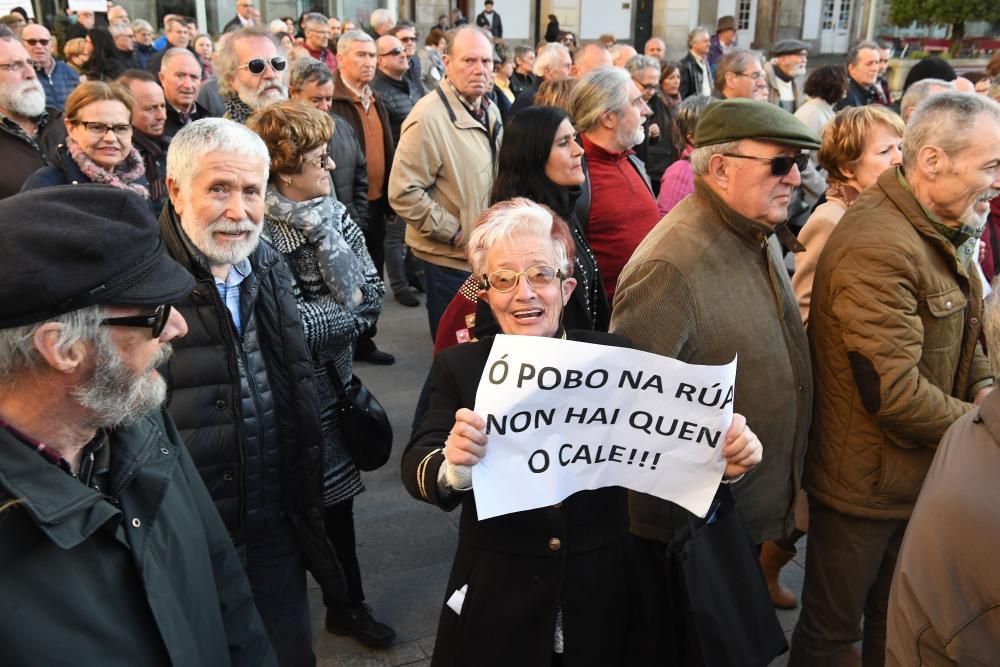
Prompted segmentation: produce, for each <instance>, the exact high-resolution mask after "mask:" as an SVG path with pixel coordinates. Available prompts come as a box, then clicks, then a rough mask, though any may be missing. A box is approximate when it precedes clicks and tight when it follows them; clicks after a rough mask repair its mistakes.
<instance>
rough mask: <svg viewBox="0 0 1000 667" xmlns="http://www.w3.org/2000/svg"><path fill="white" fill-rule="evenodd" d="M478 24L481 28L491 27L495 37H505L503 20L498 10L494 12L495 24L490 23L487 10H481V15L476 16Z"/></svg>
mask: <svg viewBox="0 0 1000 667" xmlns="http://www.w3.org/2000/svg"><path fill="white" fill-rule="evenodd" d="M476 25H477V26H478V27H480V28H489V29H490V32H492V33H493V36H494V37H503V21H501V20H500V15H499V14H497V13H496V12H493V25H490V20H489V19H488V18H487V17H486V12H479V15H478V16H476Z"/></svg>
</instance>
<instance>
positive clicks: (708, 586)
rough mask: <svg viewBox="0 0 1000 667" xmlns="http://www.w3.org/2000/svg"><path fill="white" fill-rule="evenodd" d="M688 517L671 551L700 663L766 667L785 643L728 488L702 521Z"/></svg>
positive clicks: (785, 647) (721, 491)
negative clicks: (699, 655)
mask: <svg viewBox="0 0 1000 667" xmlns="http://www.w3.org/2000/svg"><path fill="white" fill-rule="evenodd" d="M692 516H693V515H691V514H688V525H687V527H686V530H682V531H681V532H682V534H681V535H678V536H677V538H675V540H674V542H673V543H672V544H671V547H672V548H676V551H675V553H674V563H675V565H676V567H677V569H678V570H679V571H678V572H676V577H675V581H678V580H679V581H678V583H679V584H680V585H681V586H682V587H683V588H684V589H686V590H685V592H686V597H687V612H688V613H689V614H690V617H689V618H688V619H687V624H686V625H688V627H690V628H691V629H693V634H694V635H695V638H694V643H695V644H696V645H697V647H698V649H700V653H701V663H700V664H703V665H705V666H706V667H717V666H718V667H729V666H731V667H765V666H766V665H769V664H770V663H771V661H772V660H774V658H776V657H777V656H779V655H781V654H782V653H784V652H785V651H787V650H788V642H787V641H786V640H785V633H784V631H783V630H782V629H781V624H780V623H779V622H778V617H777V615H776V614H775V611H774V605H773V604H772V603H771V596H770V594H769V593H768V592H767V584H766V583H765V581H764V574H763V572H762V571H761V569H760V562H759V559H758V556H757V551H756V549H755V548H754V546H753V544H752V542H751V541H750V535H749V533H747V529H746V526H744V524H743V519H741V518H740V515H739V512H738V511H737V509H736V501H735V499H734V498H733V495H732V492H731V491H730V490H729V487H728V486H727V485H721V486H720V488H719V492H718V493H717V494H716V497H715V499H714V500H713V503H712V508H711V509H710V511H709V513H708V514H707V518H706V519H705V521H704V522H700V523H697V524H696V523H695V519H693V518H692Z"/></svg>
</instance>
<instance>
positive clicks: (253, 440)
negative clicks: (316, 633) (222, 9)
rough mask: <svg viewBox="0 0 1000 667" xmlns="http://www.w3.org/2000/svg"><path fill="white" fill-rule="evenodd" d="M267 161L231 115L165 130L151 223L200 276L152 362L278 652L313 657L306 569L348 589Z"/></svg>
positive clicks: (287, 661) (287, 658) (309, 366)
mask: <svg viewBox="0 0 1000 667" xmlns="http://www.w3.org/2000/svg"><path fill="white" fill-rule="evenodd" d="M237 34H239V33H237ZM242 41H243V42H244V44H247V43H248V42H250V41H251V40H247V39H244V40H242ZM252 41H255V42H256V41H261V40H258V39H257V37H256V36H254V37H253V40H252ZM267 43H270V42H267ZM264 55H265V56H267V53H266V52H264ZM268 57H274V56H273V54H271V55H270V56H268ZM269 165H270V158H269V155H268V151H267V147H266V146H265V145H264V142H263V141H262V140H261V139H260V137H258V136H257V135H256V134H254V133H253V132H251V131H250V130H249V129H247V128H246V127H244V126H242V125H239V124H237V123H235V122H233V121H230V120H225V119H222V118H204V119H201V120H198V121H195V122H194V123H191V124H190V125H187V126H185V127H184V128H183V129H181V130H180V131H179V132H178V133H177V134H176V135H175V136H174V138H173V139H172V140H171V143H170V150H169V152H168V153H167V190H168V192H169V196H170V201H169V203H168V204H167V205H166V206H165V207H164V209H163V213H162V214H161V216H160V232H161V235H162V237H163V240H164V242H165V244H166V246H167V251H168V252H169V253H170V255H171V256H172V257H173V258H174V259H175V260H177V261H178V262H179V263H180V264H181V265H182V266H184V267H185V268H187V269H188V271H190V272H191V273H192V274H193V275H194V277H195V280H196V283H197V286H196V287H195V290H194V292H193V293H192V294H191V295H190V296H188V297H186V298H184V299H182V300H180V301H178V302H177V304H176V308H177V309H178V311H180V312H181V313H182V314H183V315H184V316H185V317H186V319H187V321H188V324H189V327H190V332H189V335H188V336H187V337H185V338H184V339H183V340H181V341H179V342H178V343H177V344H176V346H175V352H174V356H173V357H172V358H171V360H170V362H169V363H168V364H167V365H166V367H165V368H164V369H163V371H164V377H165V378H166V379H167V383H168V385H169V386H170V395H169V396H170V397H169V399H168V402H167V409H168V411H169V412H170V415H171V416H172V417H173V418H174V421H175V422H176V423H177V427H178V429H179V430H180V434H181V437H182V438H184V441H185V442H186V444H187V447H188V450H189V451H190V452H191V457H192V458H193V459H194V463H195V466H197V468H198V471H199V472H200V473H201V475H202V478H203V479H204V480H205V483H206V486H207V487H208V488H209V490H210V493H211V495H212V499H213V500H214V501H215V504H216V507H217V508H218V510H219V514H220V515H221V516H222V520H223V522H225V524H226V528H227V529H228V530H229V535H230V537H231V538H232V540H233V542H234V543H235V544H236V547H237V550H238V551H239V553H240V555H241V557H242V559H243V563H244V566H245V568H246V573H247V578H248V579H249V580H250V587H251V589H252V590H253V595H254V601H255V603H256V605H257V609H258V610H259V611H260V614H261V617H262V618H263V620H264V626H265V627H266V628H267V631H268V634H269V635H270V638H271V642H272V644H273V645H274V648H275V652H276V653H277V654H278V662H279V663H280V664H281V665H282V666H283V667H286V666H288V665H308V666H311V665H315V656H314V655H313V651H312V634H311V630H310V617H309V600H308V597H307V595H306V569H307V568H308V569H309V570H310V571H311V572H312V573H313V576H314V577H315V578H316V580H317V581H318V582H319V584H320V587H321V588H322V590H323V594H324V597H325V598H326V600H327V604H330V605H333V604H338V605H342V604H344V602H343V600H344V598H345V597H346V588H345V583H344V577H343V572H342V570H341V569H340V566H339V565H338V563H337V560H336V557H335V556H334V554H333V551H332V548H331V547H330V545H329V543H328V541H327V539H326V532H325V529H324V526H323V523H322V521H323V499H322V486H321V485H322V474H323V460H322V451H321V449H320V447H321V443H322V441H323V438H322V433H321V427H320V408H319V397H318V395H317V391H316V387H315V385H314V380H313V362H312V357H311V355H310V353H309V348H308V347H307V345H306V341H305V334H304V333H303V331H302V323H301V320H300V318H299V313H298V309H297V307H296V302H295V299H294V297H293V296H292V285H293V280H292V276H291V273H290V272H289V269H288V267H287V265H286V264H285V263H284V261H282V258H281V255H279V254H278V252H277V251H276V250H275V249H274V248H272V247H271V246H269V245H268V244H266V243H258V241H259V238H260V231H261V225H262V223H263V218H264V192H265V189H266V187H267V180H268V170H269ZM205 664H207V663H205Z"/></svg>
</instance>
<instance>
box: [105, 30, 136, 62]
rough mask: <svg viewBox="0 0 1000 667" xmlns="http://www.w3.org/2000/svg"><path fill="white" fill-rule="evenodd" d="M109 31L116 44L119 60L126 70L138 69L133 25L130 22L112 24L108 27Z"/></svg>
mask: <svg viewBox="0 0 1000 667" xmlns="http://www.w3.org/2000/svg"><path fill="white" fill-rule="evenodd" d="M108 31H109V32H110V33H111V39H112V40H114V42H115V51H117V52H118V53H117V54H116V55H117V56H118V60H120V61H121V62H122V65H123V66H124V67H125V69H137V68H138V67H139V61H138V60H136V57H135V33H134V32H132V25H131V24H129V23H128V22H125V23H112V24H110V25H109V26H108Z"/></svg>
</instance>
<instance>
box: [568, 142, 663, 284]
mask: <svg viewBox="0 0 1000 667" xmlns="http://www.w3.org/2000/svg"><path fill="white" fill-rule="evenodd" d="M581 138H582V139H583V150H584V153H585V154H586V156H587V171H588V173H589V174H590V193H591V194H590V218H589V219H588V220H587V239H588V240H589V241H590V247H591V248H593V250H594V257H595V258H596V259H597V266H598V268H599V269H600V270H601V274H602V275H603V276H604V290H605V292H607V295H608V303H614V296H615V287H616V286H617V285H618V274H619V273H621V271H622V269H623V268H624V267H625V263H626V262H628V260H629V258H630V257H632V253H633V252H634V251H635V249H636V247H637V246H638V245H639V243H640V242H642V240H643V239H644V238H646V234H648V233H649V231H650V230H651V229H653V227H655V226H656V223H657V222H659V221H660V212H659V210H658V209H657V207H656V199H654V198H653V193H652V192H651V191H650V189H649V187H647V186H646V181H644V180H643V178H642V176H641V175H640V174H639V172H638V171H636V169H635V167H633V166H632V164H631V163H630V162H629V161H628V156H629V155H630V154H631V153H632V151H630V150H629V151H625V152H622V153H609V152H608V151H606V150H604V149H603V148H601V147H600V146H598V145H597V144H594V143H592V142H591V141H590V140H589V139H588V138H587V136H586V135H581Z"/></svg>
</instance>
